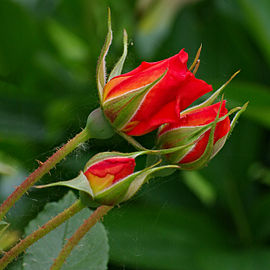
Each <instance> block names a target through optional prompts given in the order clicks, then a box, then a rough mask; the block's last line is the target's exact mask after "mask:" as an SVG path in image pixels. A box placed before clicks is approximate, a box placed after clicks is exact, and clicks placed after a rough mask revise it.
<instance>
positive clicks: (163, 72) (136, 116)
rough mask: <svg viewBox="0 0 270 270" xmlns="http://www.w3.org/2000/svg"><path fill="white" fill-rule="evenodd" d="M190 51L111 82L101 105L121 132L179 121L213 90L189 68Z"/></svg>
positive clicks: (137, 131) (144, 65)
mask: <svg viewBox="0 0 270 270" xmlns="http://www.w3.org/2000/svg"><path fill="white" fill-rule="evenodd" d="M187 61H188V54H187V53H186V52H185V51H184V50H181V51H180V52H179V53H178V54H176V55H174V56H172V57H170V58H168V59H165V60H162V61H159V62H154V63H147V62H142V64H141V65H140V66H139V67H137V68H136V69H134V70H133V71H130V72H128V73H126V74H122V75H119V76H116V77H113V78H112V79H110V80H109V82H107V84H106V85H105V87H104V89H103V93H102V100H101V105H102V107H103V110H104V113H105V115H106V116H107V118H108V119H109V121H110V122H111V123H112V125H113V126H114V127H115V128H116V129H117V130H119V131H121V132H124V133H126V134H127V135H131V136H139V135H143V134H146V133H148V132H150V131H152V130H154V129H156V128H157V127H158V126H160V125H161V124H164V123H178V121H179V115H180V111H183V110H184V109H185V108H187V107H188V106H189V105H190V104H191V103H193V102H194V101H195V100H197V99H198V98H199V97H201V96H202V95H204V94H206V93H208V92H209V91H211V90H212V87H211V85H208V84H207V83H206V82H204V81H202V80H199V79H196V78H195V76H194V75H193V73H192V72H190V71H189V70H188V68H187Z"/></svg>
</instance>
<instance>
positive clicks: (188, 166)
mask: <svg viewBox="0 0 270 270" xmlns="http://www.w3.org/2000/svg"><path fill="white" fill-rule="evenodd" d="M222 102H223V97H222V99H221V102H220V106H219V109H218V112H217V115H216V118H215V120H214V121H213V123H212V127H211V131H210V135H209V139H208V143H207V146H206V148H205V150H204V153H203V154H202V155H201V156H200V158H198V159H197V160H195V161H193V162H189V163H185V164H181V169H184V170H197V169H201V168H202V167H204V166H205V165H206V164H207V162H208V161H209V160H210V158H211V155H212V150H213V146H214V134H215V129H216V125H217V123H218V121H219V119H221V118H219V114H220V110H221V107H222Z"/></svg>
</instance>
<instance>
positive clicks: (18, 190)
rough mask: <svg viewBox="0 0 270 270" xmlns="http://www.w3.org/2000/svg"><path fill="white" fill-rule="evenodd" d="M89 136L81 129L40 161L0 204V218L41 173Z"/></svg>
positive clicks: (43, 173) (49, 168)
mask: <svg viewBox="0 0 270 270" xmlns="http://www.w3.org/2000/svg"><path fill="white" fill-rule="evenodd" d="M89 138H90V134H89V131H87V129H84V130H82V131H81V132H80V133H78V134H77V135H76V136H75V137H74V138H73V139H71V140H70V141H68V142H67V143H66V144H65V145H64V146H62V147H61V148H60V149H59V150H58V151H57V152H55V153H54V154H53V155H52V156H51V157H50V158H48V159H47V161H46V162H44V163H42V164H41V166H40V167H38V168H37V169H36V170H35V171H34V172H33V173H31V174H30V175H29V177H28V178H26V180H25V181H24V182H23V183H21V184H20V185H19V186H18V187H17V188H16V189H15V190H14V191H13V193H12V194H11V195H10V196H9V197H8V198H7V199H6V200H5V201H4V202H3V204H2V205H1V206H0V220H2V219H3V217H4V216H5V215H6V213H7V212H8V210H9V209H10V208H11V207H12V206H13V205H14V204H15V202H16V201H18V200H19V199H20V198H21V197H22V195H23V194H24V193H25V192H26V191H27V190H28V189H29V188H30V187H32V186H33V185H34V184H35V183H36V182H37V181H38V180H39V179H40V178H41V177H42V176H43V175H45V174H46V173H48V172H49V171H50V170H51V169H52V168H53V167H54V166H55V165H56V164H57V163H58V162H59V161H61V160H62V159H63V158H64V157H65V156H67V155H68V154H69V153H70V152H72V151H73V150H74V149H75V148H76V147H77V146H78V145H79V144H80V143H82V142H85V141H86V140H88V139H89Z"/></svg>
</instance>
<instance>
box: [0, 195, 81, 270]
mask: <svg viewBox="0 0 270 270" xmlns="http://www.w3.org/2000/svg"><path fill="white" fill-rule="evenodd" d="M84 207H85V205H84V204H83V203H82V202H81V200H77V201H76V202H75V203H74V204H73V205H71V206H70V207H69V208H67V209H65V210H64V211H63V212H62V213H60V214H58V215H57V216H56V217H54V218H53V219H51V220H50V221H48V222H47V223H46V224H44V225H43V226H42V227H40V228H39V229H38V230H36V231H34V232H33V233H31V234H30V235H28V236H27V237H26V238H25V239H23V240H21V241H20V242H19V243H18V244H17V245H16V246H14V247H13V248H12V249H11V250H9V251H8V252H7V253H5V255H4V256H3V257H2V258H1V259H0V270H2V269H4V268H5V267H6V266H7V265H8V264H9V263H10V262H11V261H12V260H13V259H15V258H16V257H17V256H18V255H19V254H20V253H22V252H23V251H25V250H26V249H27V248H28V247H29V246H31V245H32V244H33V243H35V242H36V241H38V240H39V239H40V238H42V237H43V236H44V235H46V234H48V233H49V232H50V231H52V230H54V229H55V228H56V227H58V226H59V225H61V224H62V223H64V222H65V221H66V220H67V219H69V218H71V217H72V216H74V215H75V214H76V213H78V212H79V211H81V210H82V209H83V208H84Z"/></svg>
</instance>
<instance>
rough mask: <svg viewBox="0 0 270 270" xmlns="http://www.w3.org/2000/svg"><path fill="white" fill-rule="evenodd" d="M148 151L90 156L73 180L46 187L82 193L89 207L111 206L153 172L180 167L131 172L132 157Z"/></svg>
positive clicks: (122, 199) (136, 187) (133, 167)
mask: <svg viewBox="0 0 270 270" xmlns="http://www.w3.org/2000/svg"><path fill="white" fill-rule="evenodd" d="M148 152H151V150H148V151H140V152H134V153H130V154H123V153H118V152H104V153H99V154H97V155H95V156H93V157H92V158H91V159H90V160H89V161H88V162H87V164H86V166H85V169H84V171H83V172H81V173H80V174H79V175H78V176H77V177H76V178H74V179H72V180H69V181H61V182H56V183H52V184H48V185H43V186H38V187H39V188H43V187H53V186H66V187H70V188H73V189H77V190H79V191H81V193H80V194H81V199H82V201H83V202H86V203H87V204H89V205H93V203H99V204H105V205H114V204H119V203H121V202H124V201H126V200H128V199H130V198H131V197H132V196H133V195H134V194H135V193H136V192H137V191H138V190H139V189H140V187H141V186H142V185H143V184H144V183H145V182H146V181H147V180H148V179H149V178H150V177H151V174H152V173H153V172H157V171H159V170H162V169H168V168H179V166H175V165H165V166H160V167H155V168H154V166H156V165H157V164H158V163H159V162H158V163H156V164H153V165H152V166H150V167H148V168H145V169H143V170H140V171H136V172H134V169H135V165H136V163H135V158H136V157H138V156H140V155H143V154H147V153H148Z"/></svg>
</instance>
